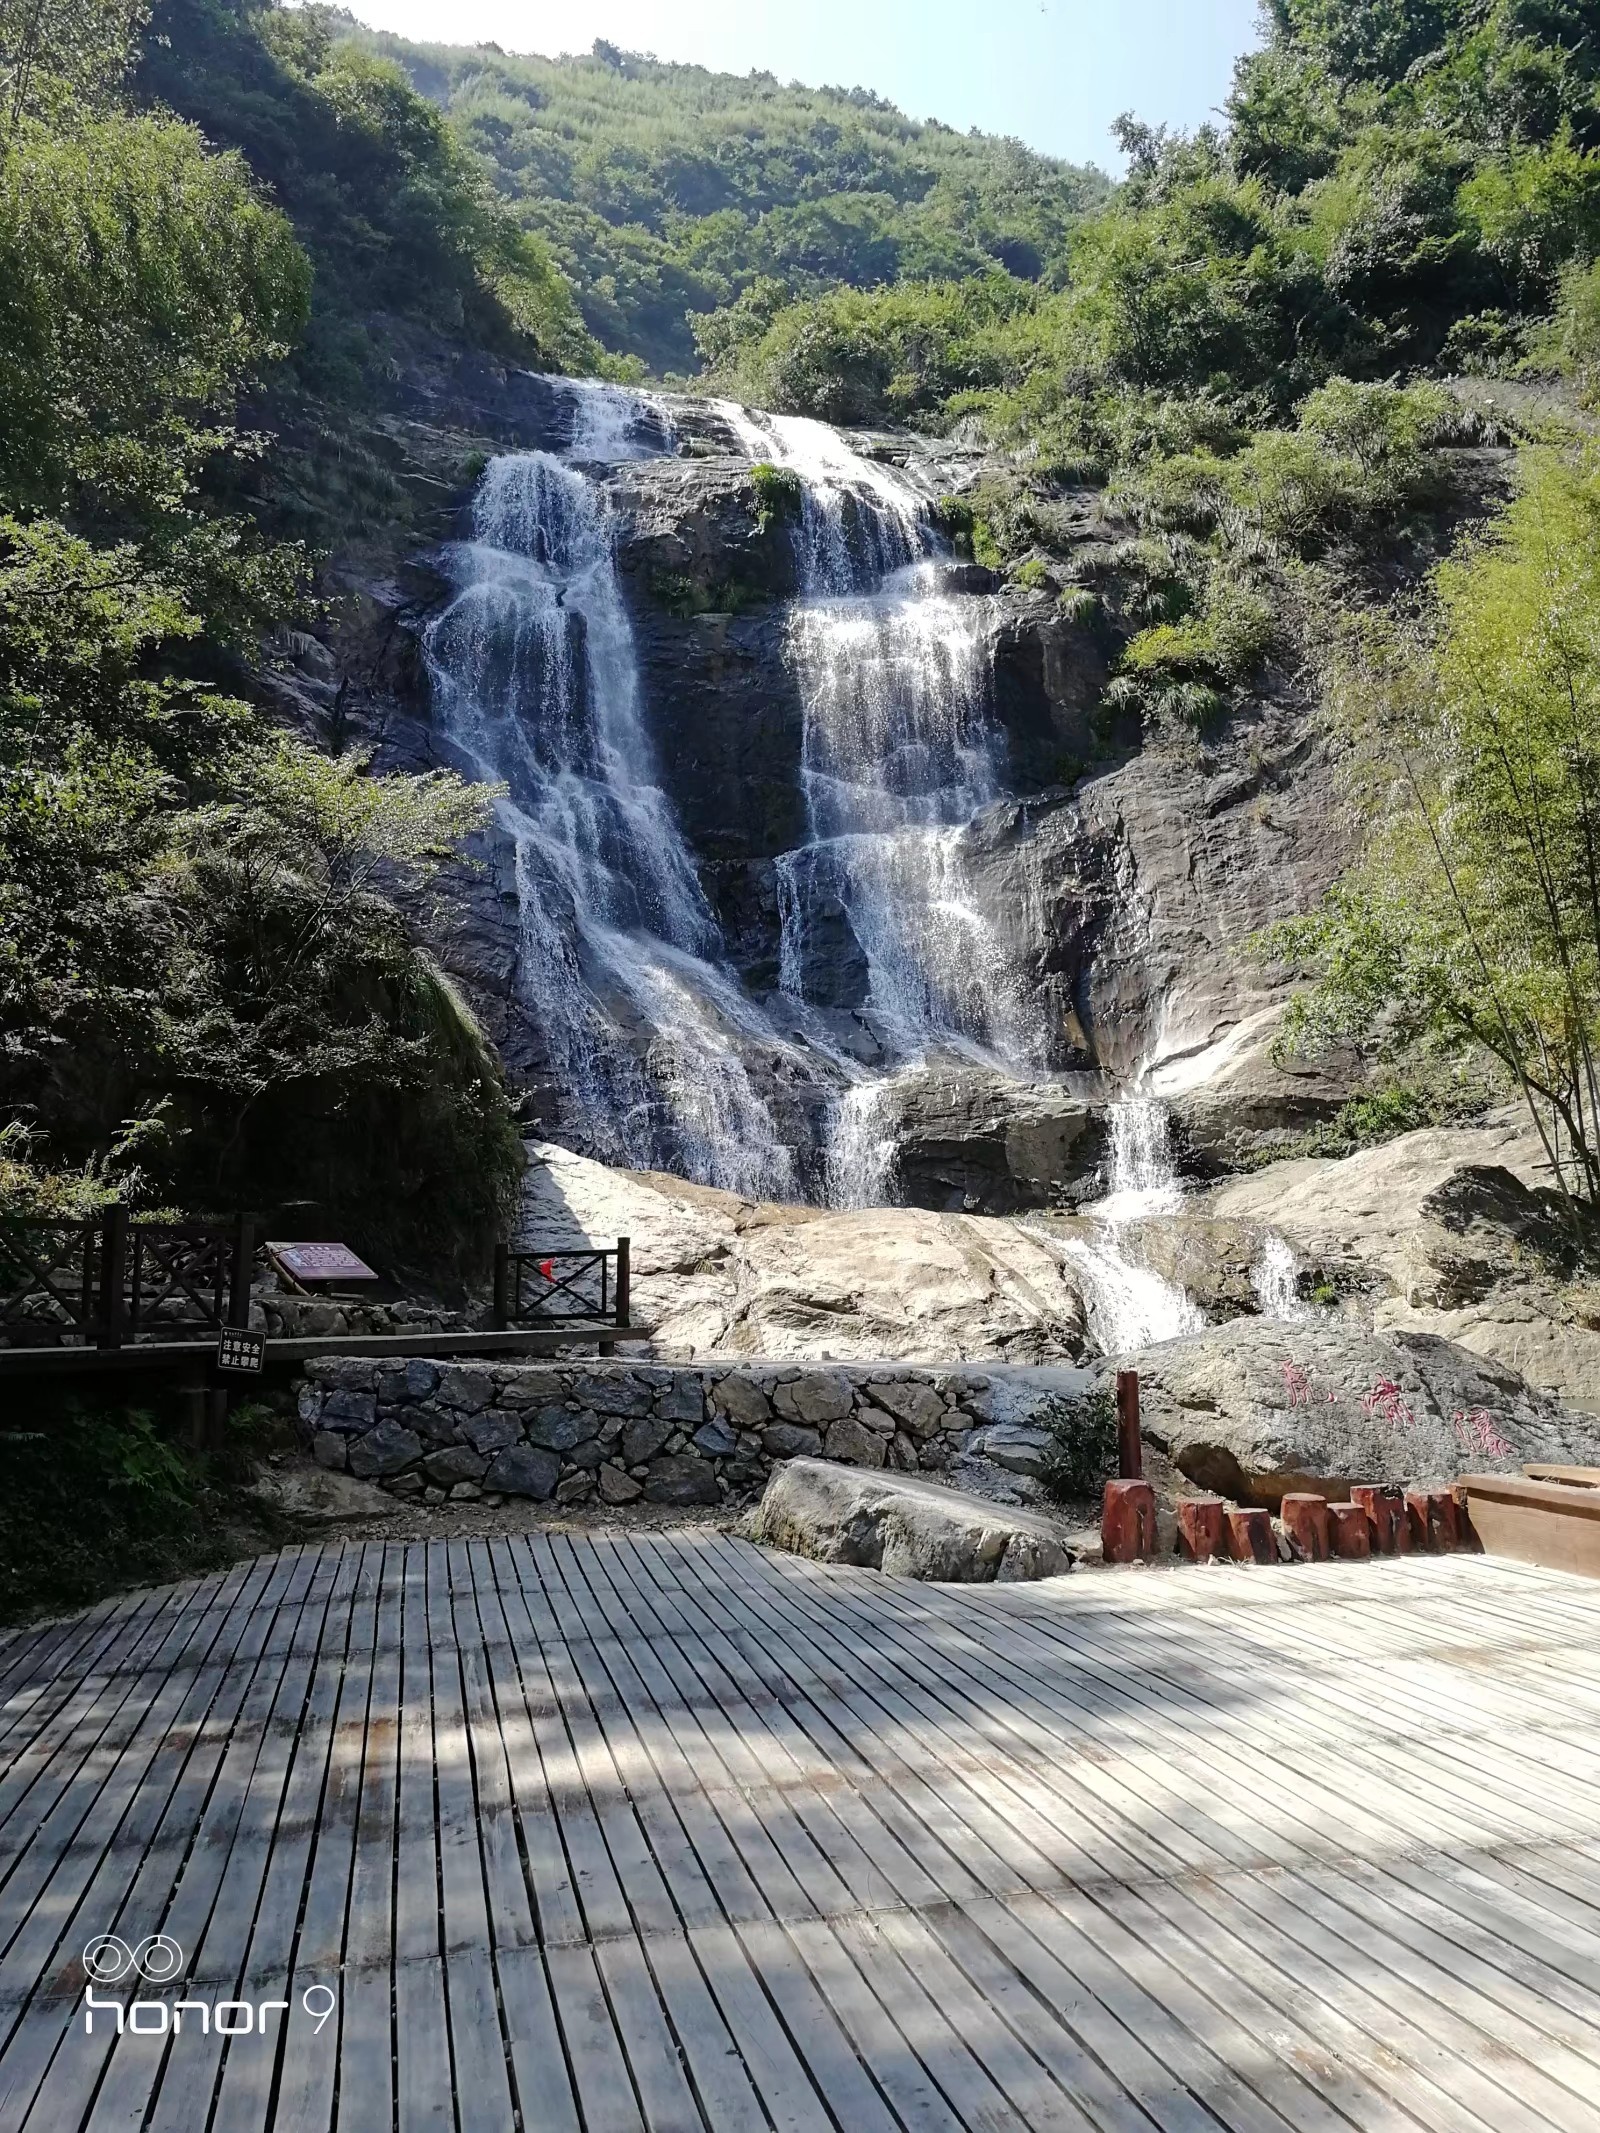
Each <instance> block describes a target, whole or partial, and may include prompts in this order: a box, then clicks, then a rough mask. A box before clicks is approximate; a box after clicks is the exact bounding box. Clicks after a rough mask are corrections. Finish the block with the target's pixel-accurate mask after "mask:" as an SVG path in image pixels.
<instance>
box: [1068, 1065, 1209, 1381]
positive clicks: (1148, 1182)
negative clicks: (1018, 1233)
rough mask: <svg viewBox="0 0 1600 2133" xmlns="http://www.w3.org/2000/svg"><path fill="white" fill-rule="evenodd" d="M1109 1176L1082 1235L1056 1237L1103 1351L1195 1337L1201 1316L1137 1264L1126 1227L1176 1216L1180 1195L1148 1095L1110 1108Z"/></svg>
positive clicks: (1158, 1113)
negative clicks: (1182, 1335) (1071, 1266)
mask: <svg viewBox="0 0 1600 2133" xmlns="http://www.w3.org/2000/svg"><path fill="white" fill-rule="evenodd" d="M1109 1118H1110V1126H1111V1176H1110V1188H1111V1189H1110V1191H1109V1192H1108V1193H1107V1194H1106V1196H1105V1198H1104V1199H1102V1200H1100V1201H1098V1202H1096V1203H1095V1204H1094V1205H1093V1206H1091V1207H1088V1208H1086V1209H1085V1210H1084V1212H1085V1214H1086V1216H1087V1217H1088V1220H1089V1222H1090V1224H1091V1225H1092V1226H1091V1229H1090V1232H1089V1234H1088V1235H1087V1236H1075V1237H1069V1238H1065V1239H1063V1240H1061V1248H1062V1250H1063V1251H1064V1252H1065V1253H1066V1256H1067V1257H1068V1258H1069V1259H1070V1260H1071V1261H1072V1262H1073V1264H1074V1266H1075V1267H1076V1269H1077V1271H1078V1275H1079V1281H1080V1289H1081V1293H1082V1296H1083V1302H1084V1310H1085V1312H1086V1314H1087V1316H1088V1320H1089V1331H1090V1332H1091V1333H1092V1334H1093V1336H1094V1338H1095V1341H1096V1343H1097V1345H1098V1346H1099V1348H1100V1350H1101V1352H1102V1354H1105V1355H1125V1354H1128V1353H1130V1352H1131V1351H1132V1350H1134V1349H1136V1348H1145V1347H1148V1346H1149V1345H1150V1344H1151V1343H1152V1342H1154V1341H1166V1340H1173V1339H1176V1337H1177V1336H1178V1335H1179V1334H1180V1333H1197V1332H1198V1331H1199V1330H1200V1328H1201V1327H1202V1326H1204V1324H1205V1322H1206V1321H1205V1314H1204V1312H1202V1311H1201V1310H1200V1308H1199V1306H1198V1305H1197V1304H1195V1303H1194V1302H1193V1301H1192V1300H1191V1298H1190V1297H1189V1296H1188V1294H1187V1293H1186V1292H1185V1291H1184V1290H1183V1289H1181V1288H1179V1287H1178V1286H1177V1285H1176V1284H1175V1283H1174V1282H1170V1281H1168V1280H1166V1279H1165V1278H1164V1277H1163V1276H1162V1275H1160V1274H1157V1273H1156V1272H1154V1270H1153V1269H1152V1268H1150V1267H1147V1266H1144V1265H1142V1264H1141V1263H1140V1261H1139V1259H1138V1258H1137V1256H1136V1255H1135V1253H1134V1251H1133V1249H1132V1246H1131V1240H1130V1239H1129V1237H1128V1235H1127V1232H1128V1229H1129V1227H1130V1225H1132V1224H1134V1223H1138V1222H1145V1221H1148V1220H1150V1219H1151V1217H1153V1216H1157V1215H1170V1214H1174V1213H1176V1211H1177V1209H1178V1206H1179V1204H1180V1203H1181V1201H1182V1198H1183V1187H1182V1186H1181V1184H1180V1183H1179V1181H1178V1176H1177V1172H1176V1169H1175V1168H1174V1165H1173V1160H1172V1148H1171V1142H1170V1138H1169V1132H1168V1124H1167V1114H1166V1111H1165V1109H1164V1108H1163V1107H1162V1105H1160V1104H1159V1103H1157V1102H1156V1101H1155V1100H1154V1099H1153V1098H1151V1097H1148V1096H1130V1097H1126V1098H1124V1099H1123V1100H1122V1101H1121V1102H1120V1103H1114V1104H1112V1105H1111V1107H1110V1113H1109Z"/></svg>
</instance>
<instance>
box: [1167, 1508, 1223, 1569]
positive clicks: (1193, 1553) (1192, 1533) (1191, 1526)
mask: <svg viewBox="0 0 1600 2133" xmlns="http://www.w3.org/2000/svg"><path fill="white" fill-rule="evenodd" d="M1226 1508H1227V1506H1226V1505H1225V1504H1224V1503H1223V1501H1222V1498H1221V1497H1220V1496H1182V1497H1180V1498H1179V1499H1178V1553H1179V1554H1180V1555H1186V1556H1187V1557H1188V1558H1189V1560H1190V1562H1191V1563H1209V1562H1210V1560H1211V1558H1212V1557H1213V1556H1214V1555H1220V1554H1221V1553H1222V1514H1223V1512H1224V1510H1225V1509H1226Z"/></svg>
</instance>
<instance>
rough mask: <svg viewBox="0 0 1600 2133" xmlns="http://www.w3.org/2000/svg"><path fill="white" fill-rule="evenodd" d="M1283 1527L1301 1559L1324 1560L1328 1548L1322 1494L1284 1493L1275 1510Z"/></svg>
mask: <svg viewBox="0 0 1600 2133" xmlns="http://www.w3.org/2000/svg"><path fill="white" fill-rule="evenodd" d="M1279 1516H1280V1517H1281V1518H1282V1520H1283V1530H1284V1532H1285V1533H1286V1534H1288V1536H1289V1542H1290V1545H1291V1546H1292V1547H1293V1549H1294V1551H1295V1553H1296V1554H1297V1555H1298V1556H1299V1557H1300V1559H1301V1560H1302V1562H1307V1563H1325V1562H1326V1561H1327V1560H1328V1557H1329V1555H1330V1553H1331V1552H1332V1547H1331V1543H1330V1541H1329V1538H1328V1499H1327V1497H1326V1496H1310V1495H1305V1496H1302V1495H1293V1496H1286V1497H1285V1498H1284V1499H1283V1504H1282V1507H1281V1510H1280V1512H1279Z"/></svg>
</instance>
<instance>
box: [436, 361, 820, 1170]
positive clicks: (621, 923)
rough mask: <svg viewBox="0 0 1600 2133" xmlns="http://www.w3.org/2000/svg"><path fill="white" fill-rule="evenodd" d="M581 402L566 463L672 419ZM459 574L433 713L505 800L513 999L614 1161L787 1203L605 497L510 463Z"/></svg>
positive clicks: (561, 465) (493, 474) (638, 451)
mask: <svg viewBox="0 0 1600 2133" xmlns="http://www.w3.org/2000/svg"><path fill="white" fill-rule="evenodd" d="M571 390H572V391H573V392H574V393H575V394H576V395H577V402H576V406H575V410H574V421H573V430H572V443H571V445H570V447H569V455H570V456H571V457H573V458H583V459H587V458H589V457H591V456H601V457H614V456H641V455H642V453H644V452H645V451H647V450H648V449H650V447H649V445H648V444H647V443H645V442H643V441H641V440H642V436H643V433H644V431H645V429H646V428H647V427H648V422H647V418H649V419H650V420H654V421H655V422H656V425H657V427H658V428H659V416H658V415H657V414H656V413H655V411H653V410H652V409H650V408H649V407H648V405H647V404H646V403H643V402H642V401H641V399H640V397H639V396H637V395H633V394H629V393H627V392H625V391H624V390H623V389H622V388H620V387H614V386H599V385H585V386H578V387H573V388H571ZM658 448H659V447H658ZM446 565H447V568H448V570H449V573H450V577H451V581H452V583H453V585H454V588H455V597H454V598H453V600H452V601H451V603H450V605H449V606H448V607H447V608H446V609H445V611H444V612H443V613H442V614H441V615H439V616H438V617H437V618H436V619H435V621H434V622H433V623H432V624H431V625H430V627H429V629H428V631H427V634H426V638H425V653H426V658H427V663H428V668H429V672H430V675H431V677H432V682H433V692H434V703H435V710H436V715H437V718H438V721H439V724H440V726H441V727H442V729H443V731H444V732H445V733H446V735H447V736H448V737H449V739H450V740H451V741H452V743H453V744H454V746H455V748H456V749H457V750H458V751H459V752H460V753H461V754H462V755H464V756H465V757H466V758H467V759H468V760H469V761H471V762H472V763H473V765H474V766H475V767H476V769H477V770H478V772H479V774H480V775H481V776H483V777H484V778H485V779H492V780H496V781H498V782H501V783H503V785H504V786H505V788H506V790H505V798H504V800H503V801H502V803H501V819H502V821H503V824H504V826H505V828H506V829H507V831H508V832H509V834H510V836H511V838H512V840H513V843H514V845H515V849H516V865H517V886H518V894H519V900H520V904H521V918H520V928H521V956H520V963H519V972H518V984H519V988H520V992H521V995H522V998H523V999H524V1001H525V1004H526V1005H527V1006H528V1007H529V1009H530V1010H531V1012H532V1015H533V1017H534V1019H535V1021H536V1023H537V1025H538V1027H539V1030H540V1033H541V1035H542V1037H543V1038H544V1040H545V1043H546V1045H547V1047H548V1050H549V1054H550V1059H551V1065H552V1067H553V1069H554V1070H555V1072H556V1073H557V1075H558V1076H559V1077H560V1079H561V1082H562V1084H563V1086H564V1088H565V1089H566V1090H567V1091H568V1092H569V1094H570V1097H571V1099H572V1101H573V1103H574V1105H575V1107H576V1109H577V1111H578V1113H579V1116H580V1118H581V1120H582V1122H583V1124H584V1125H585V1127H586V1128H587V1130H588V1131H589V1133H590V1135H591V1136H592V1138H593V1141H594V1143H595V1146H596V1150H597V1152H598V1153H600V1154H601V1155H602V1156H604V1157H606V1158H607V1159H609V1160H612V1161H619V1162H624V1163H628V1164H632V1165H635V1166H647V1167H656V1168H663V1169H673V1170H678V1171H681V1172H684V1173H685V1174H687V1175H688V1176H690V1177H693V1178H696V1179H699V1180H701V1181H702V1182H705V1183H708V1184H716V1185H724V1186H727V1187H729V1188H731V1189H733V1190H736V1191H741V1192H747V1193H752V1194H763V1195H769V1196H781V1195H784V1194H792V1193H793V1192H794V1190H795V1178H794V1169H793V1163H792V1159H791V1156H790V1154H789V1151H788V1150H787V1148H786V1147H785V1146H784V1145H783V1144H782V1142H781V1141H780V1140H779V1138H778V1134H777V1131H776V1128H775V1126H774V1123H773V1120H772V1117H771V1115H770V1113H769V1112H768V1110H767V1108H766V1106H765V1105H764V1103H763V1102H762V1101H761V1098H760V1097H759V1095H758V1094H757V1092H756V1090H755V1088H754V1086H753V1085H752V1083H751V1081H750V1077H749V1073H748V1071H747V1069H746V1066H745V1063H744V1061H743V1058H742V1057H741V1054H740V1050H739V1047H738V1045H737V1044H736V1043H735V1041H734V1038H735V1036H736V1035H743V1036H747V1037H749V1036H756V1037H759V1038H761V1039H763V1040H765V1041H766V1042H767V1043H769V1044H775V1043H776V1042H777V1040H776V1039H775V1038H774V1036H773V1033H772V1031H771V1030H770V1028H769V1027H768V1025H767V1024H766V1023H765V1021H764V1019H763V1018H762V1017H761V1015H760V1011H759V1009H757V1008H756V1007H755V1005H754V1003H752V1002H751V1001H749V1000H748V999H747V997H746V996H745V995H744V993H743V992H742V990H741V988H740V987H739V985H738V982H737V980H736V979H735V978H734V977H733V976H732V974H731V973H730V972H729V971H728V970H727V969H726V967H725V965H724V962H723V956H722V941H721V937H720V934H719V930H718V927H717V924H716V921H715V919H714V917H713V915H712V913H711V910H710V908H709V906H708V905H707V903H706V900H705V897H704V894H703V893H702V891H701V888H700V883H699V879H698V876H697V874H696V871H695V867H694V862H693V859H692V857H691V854H690V852H689V849H688V846H687V844H686V842H685V840H684V837H683V835H682V832H681V830H680V829H679V827H678V823H677V820H676V818H675V816H674V814H673V811H672V808H671V806H670V805H669V803H668V801H667V798H666V795H665V794H664V793H663V791H662V789H661V785H660V781H659V776H658V772H657V766H656V762H655V756H654V751H653V749H652V748H651V745H650V741H649V737H648V733H647V730H646V727H645V724H644V720H643V715H642V706H641V703H640V691H639V674H638V660H637V656H636V653H635V648H634V640H633V630H632V626H631V624H630V622H629V619H628V613H627V608H626V606H625V605H624V602H623V598H622V591H621V587H620V586H619V584H618V581H617V572H616V566H615V558H614V552H613V527H612V524H611V521H610V514H609V509H608V506H607V502H606V496H605V491H604V490H603V488H602V487H601V486H600V485H599V484H598V483H596V482H594V481H592V480H590V479H589V478H588V477H587V476H586V475H584V474H583V473H582V472H580V471H579V470H578V469H577V468H576V467H574V466H572V465H569V464H566V463H565V462H564V461H563V460H560V459H557V458H555V457H553V456H552V455H551V454H549V453H546V452H523V453H515V454H511V455H508V456H506V457H504V458H499V459H495V460H493V461H491V462H490V464H489V466H488V467H487V468H486V469H485V471H484V474H483V477H482V480H481V481H480V483H479V486H478V491H477V494H476V497H475V499H474V502H473V508H472V528H471V537H470V538H469V539H467V540H464V541H461V542H458V543H457V544H455V545H454V546H453V547H452V548H451V549H450V550H449V551H448V553H447V556H446ZM639 1024H642V1025H643V1027H644V1031H645V1032H646V1033H647V1042H646V1043H645V1045H644V1047H643V1053H642V1057H641V1054H640V1047H639V1044H638V1042H637V1035H638V1030H637V1025H639ZM630 1025H633V1026H634V1027H633V1028H632V1029H630ZM630 1037H631V1038H633V1040H634V1041H630Z"/></svg>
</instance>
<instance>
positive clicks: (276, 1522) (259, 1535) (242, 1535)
mask: <svg viewBox="0 0 1600 2133" xmlns="http://www.w3.org/2000/svg"><path fill="white" fill-rule="evenodd" d="M47 1404H49V1405H51V1406H59V1403H56V1402H50V1403H47ZM258 1414H259V1411H256V1413H252V1412H251V1411H250V1410H248V1409H247V1410H243V1411H241V1412H240V1414H239V1415H238V1416H237V1418H236V1424H235V1428H234V1430H233V1436H234V1439H235V1446H234V1448H233V1450H234V1456H232V1457H230V1456H229V1455H228V1454H227V1453H224V1454H223V1455H221V1456H215V1457H210V1458H207V1457H203V1456H201V1455H198V1454H195V1453H191V1452H189V1451H187V1450H185V1449H182V1448H180V1447H179V1446H178V1445H177V1444H176V1443H174V1442H173V1440H172V1438H171V1436H170V1435H169V1434H167V1433H166V1432H165V1431H164V1430H163V1429H162V1428H161V1427H160V1426H159V1421H158V1418H157V1417H156V1416H154V1415H152V1414H149V1413H146V1412H144V1411H142V1410H139V1409H134V1410H132V1411H129V1410H125V1409H124V1410H119V1411H116V1412H114V1413H109V1414H100V1413H95V1412H92V1411H88V1410H85V1409H83V1408H81V1407H78V1406H74V1405H68V1406H66V1407H65V1408H64V1409H63V1410H62V1411H60V1412H59V1413H55V1414H52V1415H50V1416H41V1417H38V1418H37V1419H38V1420H40V1421H44V1422H45V1423H46V1424H47V1426H46V1427H43V1428H38V1427H35V1428H30V1429H28V1430H26V1431H23V1430H0V1622H10V1621H13V1620H15V1619H17V1618H18V1617H19V1616H24V1615H28V1614H32V1613H37V1612H38V1611H39V1610H41V1609H47V1608H62V1609H64V1608H69V1607H82V1606H84V1605H86V1604H87V1603H88V1602H89V1601H91V1600H97V1599H99V1598H100V1597H101V1595H102V1594H104V1593H107V1592H112V1591H115V1590H116V1588H117V1587H118V1586H119V1585H127V1584H139V1583H149V1582H152V1581H165V1580H167V1579H169V1578H174V1577H182V1576H184V1575H190V1576H194V1575H197V1574H199V1573H201V1572H203V1571H206V1570H211V1569H213V1568H215V1567H216V1566H217V1565H219V1564H221V1563H224V1562H226V1561H227V1560H228V1559H229V1557H230V1556H231V1555H233V1554H236V1553H239V1552H252V1551H255V1550H259V1549H261V1548H263V1547H267V1546H270V1545H272V1544H273V1543H275V1542H279V1541H281V1540H283V1539H284V1538H286V1537H287V1534H286V1531H285V1522H284V1521H283V1520H281V1519H278V1518H275V1517H273V1516H272V1515H271V1514H270V1513H267V1512H265V1511H263V1510H262V1509H261V1508H260V1507H259V1506H258V1505H256V1504H255V1503H254V1502H253V1501H252V1499H250V1498H249V1497H248V1496H246V1495H244V1494H243V1493H242V1492H241V1491H240V1490H239V1489H238V1488H237V1487H236V1486H235V1485H234V1482H233V1479H232V1473H233V1470H234V1468H235V1467H236V1466H237V1465H238V1464H239V1463H240V1462H239V1458H238V1454H239V1453H241V1452H242V1451H243V1450H244V1448H245V1446H246V1444H247V1443H248V1442H249V1440H250V1438H251V1437H252V1435H253V1434H254V1426H255V1423H256V1420H257V1415H258Z"/></svg>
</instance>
